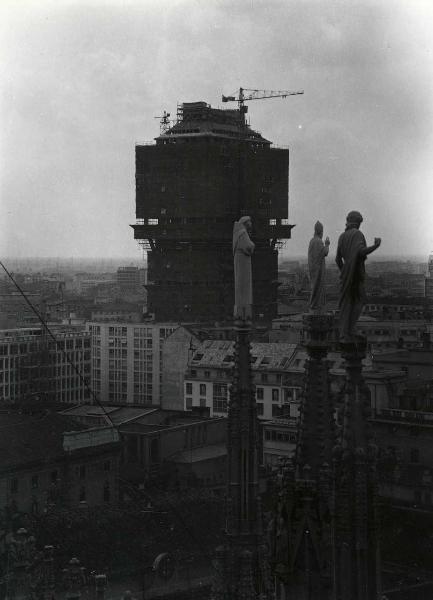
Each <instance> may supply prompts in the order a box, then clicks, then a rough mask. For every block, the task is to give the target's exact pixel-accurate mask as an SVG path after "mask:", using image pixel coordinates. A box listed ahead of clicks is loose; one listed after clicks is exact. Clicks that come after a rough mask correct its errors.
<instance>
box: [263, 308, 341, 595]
mask: <svg viewBox="0 0 433 600" xmlns="http://www.w3.org/2000/svg"><path fill="white" fill-rule="evenodd" d="M331 328H332V316H330V315H326V314H308V315H305V316H304V333H305V335H306V344H305V345H306V348H307V352H308V361H307V364H306V368H305V380H304V391H303V396H302V401H301V407H300V412H301V415H300V420H299V432H298V440H297V445H296V453H295V461H294V464H293V465H292V464H290V463H286V465H285V466H284V468H283V469H282V472H281V474H280V476H279V485H278V487H279V493H278V497H277V508H276V516H275V517H274V531H273V536H274V539H276V540H277V541H276V543H275V544H274V545H273V550H274V553H273V563H274V565H275V573H276V575H277V578H278V579H279V580H280V586H279V596H278V597H281V598H283V597H289V598H290V597H291V595H293V594H294V595H295V597H302V598H304V597H305V598H312V599H313V598H314V600H322V599H323V600H325V599H328V598H329V593H330V589H331V583H332V564H331V558H332V552H331V490H332V474H331V465H332V450H333V446H334V444H335V426H334V406H333V402H332V398H331V394H330V385H329V373H328V362H327V360H326V356H327V350H328V337H329V333H330V331H331ZM283 530H284V532H285V534H284V535H285V537H283V535H282V533H281V532H282V531H283ZM283 541H284V543H282V542H283Z"/></svg>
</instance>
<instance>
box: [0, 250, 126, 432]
mask: <svg viewBox="0 0 433 600" xmlns="http://www.w3.org/2000/svg"><path fill="white" fill-rule="evenodd" d="M0 265H1V267H2V268H3V270H4V271H5V273H6V275H7V276H8V277H9V279H10V280H11V281H12V283H13V284H14V286H15V287H16V288H17V290H18V291H19V293H20V294H21V296H22V297H23V298H24V300H25V301H26V303H27V304H28V305H29V307H30V309H31V310H32V312H33V313H34V314H35V315H36V316H37V318H38V319H39V321H40V322H41V324H42V326H43V327H44V328H45V330H46V332H47V333H48V335H49V336H50V338H51V339H52V340H53V341H54V343H55V345H56V349H57V350H59V351H60V352H61V354H62V355H63V357H64V358H65V359H66V362H67V363H68V364H69V365H70V366H71V367H72V368H73V370H74V371H75V373H76V374H77V375H78V377H79V378H80V381H81V382H82V384H83V385H84V387H85V389H86V390H87V391H88V392H89V393H90V396H91V397H92V399H93V400H94V401H95V402H96V404H97V405H98V406H99V408H101V410H102V412H103V413H104V416H105V417H106V418H107V419H108V421H109V422H110V424H111V427H115V424H114V421H113V420H112V418H111V417H110V415H109V413H108V412H107V411H106V409H105V407H104V405H103V404H102V403H101V401H100V400H99V398H98V396H97V395H96V394H95V392H94V391H93V389H92V388H91V387H90V385H89V384H88V382H87V380H86V378H85V377H84V376H83V374H82V373H81V371H80V369H79V368H78V367H77V366H76V365H75V363H74V362H73V361H72V360H71V359H70V358H69V356H68V353H67V352H66V351H65V350H64V349H63V348H62V347H61V346H60V344H59V341H58V340H57V338H56V336H55V335H54V333H53V332H52V331H51V329H50V328H49V327H48V324H47V322H46V321H45V319H44V318H43V317H42V315H41V314H40V312H39V311H38V310H37V308H36V307H35V306H34V305H33V304H32V302H31V301H30V300H29V298H28V297H27V295H26V293H25V292H24V290H23V289H22V288H21V287H20V285H19V284H18V283H17V281H16V280H15V279H14V277H13V275H12V273H10V272H9V271H8V269H7V268H6V266H5V265H4V263H3V262H2V261H1V260H0Z"/></svg>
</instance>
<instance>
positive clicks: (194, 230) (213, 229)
mask: <svg viewBox="0 0 433 600" xmlns="http://www.w3.org/2000/svg"><path fill="white" fill-rule="evenodd" d="M288 166H289V151H288V149H281V148H273V147H272V145H271V142H270V141H268V140H266V139H265V138H263V137H262V135H261V134H260V133H258V132H256V131H254V130H253V129H251V128H250V126H249V125H247V124H246V123H245V117H244V114H243V113H242V112H241V111H239V110H221V109H214V108H211V107H210V106H209V105H208V104H206V103H205V102H192V103H184V104H182V105H181V106H180V107H179V109H178V114H177V121H176V123H175V124H174V125H173V126H172V127H164V128H163V129H162V132H161V135H160V136H159V137H157V138H156V143H155V144H142V145H141V144H139V145H137V146H136V216H137V223H136V224H135V225H133V228H134V237H135V239H137V240H140V243H142V244H143V245H144V247H145V248H146V249H147V250H148V286H147V288H148V311H149V312H150V313H153V314H154V315H155V319H156V320H158V321H167V320H176V321H211V322H223V321H227V320H231V318H232V312H233V304H234V290H233V257H232V229H233V221H235V220H236V219H238V218H239V217H240V216H242V215H250V216H251V217H252V220H253V234H252V238H253V240H254V242H255V244H256V249H255V253H254V259H253V281H254V290H253V291H254V313H255V314H254V317H255V319H256V320H257V321H262V322H266V321H270V320H271V319H272V318H274V317H276V315H277V285H278V282H277V279H278V247H279V245H280V244H281V243H282V240H284V239H288V238H290V231H291V228H292V226H291V225H289V224H288Z"/></svg>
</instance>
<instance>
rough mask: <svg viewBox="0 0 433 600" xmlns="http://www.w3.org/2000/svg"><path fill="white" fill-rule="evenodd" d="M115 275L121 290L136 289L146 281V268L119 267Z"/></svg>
mask: <svg viewBox="0 0 433 600" xmlns="http://www.w3.org/2000/svg"><path fill="white" fill-rule="evenodd" d="M116 276H117V285H118V286H119V288H120V290H121V291H136V290H137V289H139V288H140V286H144V285H145V284H146V283H147V269H139V268H138V267H134V266H130V267H119V268H118V269H117V274H116Z"/></svg>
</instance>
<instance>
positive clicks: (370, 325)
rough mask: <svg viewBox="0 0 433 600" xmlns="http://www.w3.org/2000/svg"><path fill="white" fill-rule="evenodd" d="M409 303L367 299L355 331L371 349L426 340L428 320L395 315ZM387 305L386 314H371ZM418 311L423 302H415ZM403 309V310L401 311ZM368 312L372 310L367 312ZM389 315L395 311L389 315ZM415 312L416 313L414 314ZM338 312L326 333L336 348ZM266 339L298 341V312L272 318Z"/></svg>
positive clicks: (432, 333) (301, 326)
mask: <svg viewBox="0 0 433 600" xmlns="http://www.w3.org/2000/svg"><path fill="white" fill-rule="evenodd" d="M409 306H410V305H402V304H396V305H393V304H389V305H388V304H386V305H385V304H383V303H378V304H376V303H374V302H373V301H372V299H370V301H369V303H368V304H367V305H366V307H365V314H364V315H362V316H361V318H360V319H359V321H358V331H359V333H361V334H362V335H364V336H366V337H367V340H368V344H369V348H370V350H371V351H372V352H376V351H379V350H380V351H382V350H385V349H397V348H417V347H419V348H420V347H422V346H423V345H425V343H426V339H427V338H428V339H429V340H433V331H432V323H431V322H430V321H428V320H427V319H425V318H420V319H418V320H416V319H411V318H408V319H404V320H402V319H399V318H398V315H400V314H405V315H406V314H407V315H408V316H409V315H410V312H409ZM387 307H389V313H387V316H388V317H389V318H386V319H383V318H382V319H379V318H377V317H375V316H373V315H377V314H382V311H385V310H386V308H387ZM419 309H420V312H421V313H422V314H423V315H425V316H427V314H426V312H425V310H426V309H425V306H424V305H423V304H420V305H419ZM403 310H404V311H407V312H403ZM371 313H372V314H371ZM392 315H395V317H394V318H392ZM415 316H416V314H415ZM337 323H338V315H336V316H335V321H334V328H333V331H332V332H331V334H330V346H331V348H332V349H334V350H337V348H338V329H337ZM269 340H270V341H273V342H288V343H293V344H302V343H303V341H304V323H303V315H302V314H301V313H299V314H294V315H287V316H284V317H280V318H278V319H274V320H273V321H272V329H271V330H270V332H269Z"/></svg>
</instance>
